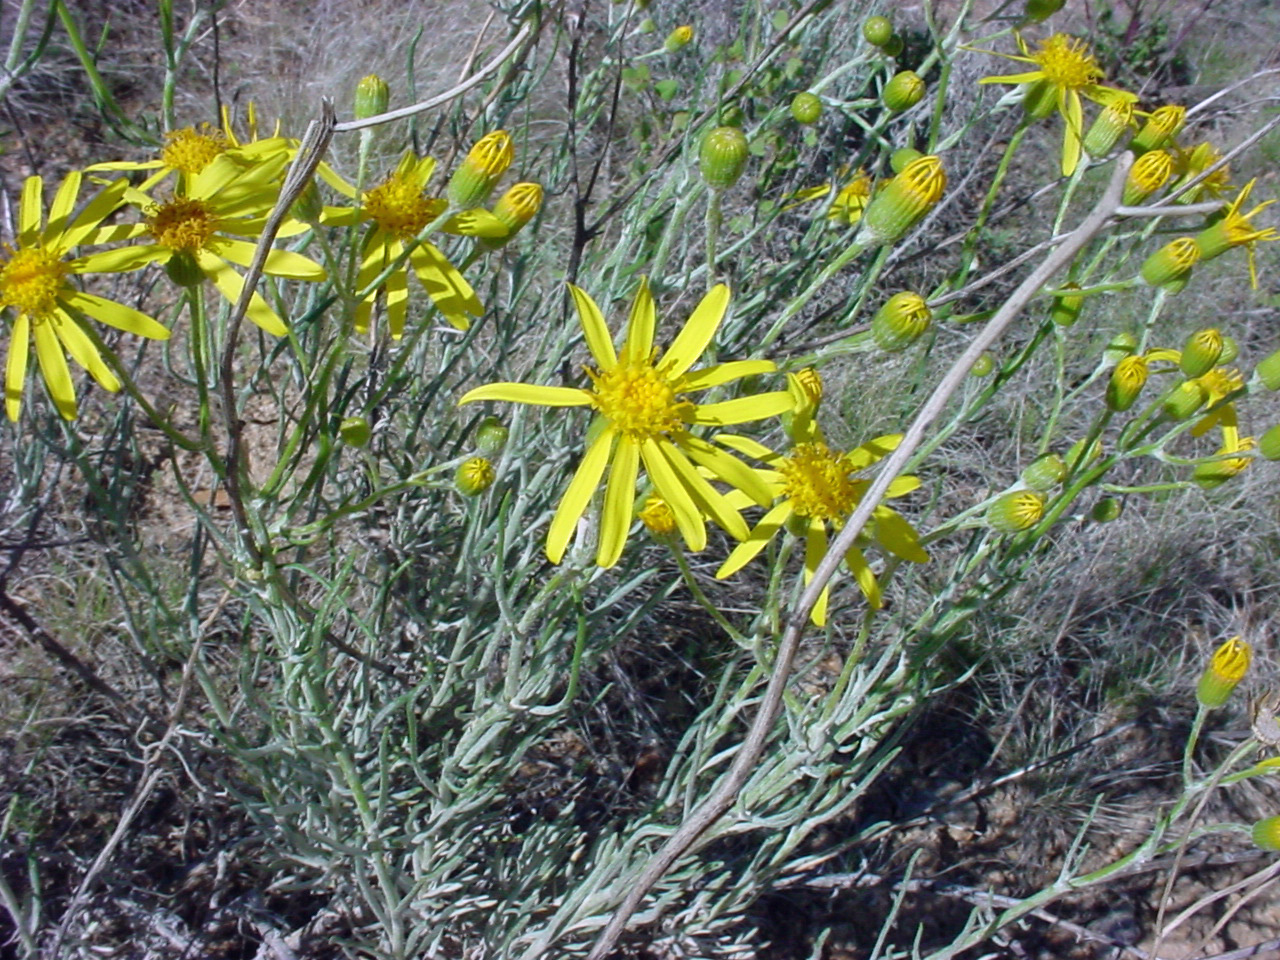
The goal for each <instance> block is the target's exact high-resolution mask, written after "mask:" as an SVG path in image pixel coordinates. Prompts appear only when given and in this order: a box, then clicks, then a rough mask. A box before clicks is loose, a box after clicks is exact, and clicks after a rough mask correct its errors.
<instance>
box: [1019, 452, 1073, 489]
mask: <svg viewBox="0 0 1280 960" xmlns="http://www.w3.org/2000/svg"><path fill="white" fill-rule="evenodd" d="M1066 476H1067V465H1066V463H1064V462H1063V460H1062V457H1060V456H1058V455H1057V454H1056V453H1046V454H1042V455H1041V456H1039V457H1036V458H1035V459H1034V460H1032V461H1031V462H1030V463H1029V464H1027V466H1026V467H1025V468H1023V471H1022V482H1023V483H1025V484H1026V485H1027V486H1028V487H1030V488H1031V489H1032V490H1038V491H1040V492H1041V493H1047V492H1048V491H1050V490H1052V489H1053V488H1054V487H1056V486H1057V485H1058V484H1060V483H1062V481H1063V480H1065V479H1066Z"/></svg>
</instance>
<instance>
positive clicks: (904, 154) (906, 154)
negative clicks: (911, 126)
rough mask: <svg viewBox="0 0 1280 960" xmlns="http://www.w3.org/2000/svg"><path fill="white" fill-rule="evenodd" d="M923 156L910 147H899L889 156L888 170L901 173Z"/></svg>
mask: <svg viewBox="0 0 1280 960" xmlns="http://www.w3.org/2000/svg"><path fill="white" fill-rule="evenodd" d="M923 156H924V154H923V153H921V152H920V151H919V150H915V149H913V148H911V147H899V148H898V149H897V150H895V151H893V153H891V154H889V169H890V170H892V171H893V172H894V173H901V172H902V171H903V170H905V169H907V166H908V165H909V164H910V163H911V162H912V161H913V160H919V159H920V158H921V157H923Z"/></svg>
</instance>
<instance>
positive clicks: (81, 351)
mask: <svg viewBox="0 0 1280 960" xmlns="http://www.w3.org/2000/svg"><path fill="white" fill-rule="evenodd" d="M46 322H48V323H51V324H53V329H54V332H55V333H56V334H57V336H58V339H59V340H61V341H62V345H63V346H64V347H66V349H67V353H69V354H71V359H72V360H74V361H75V362H76V363H78V364H80V366H82V367H84V368H85V369H86V370H88V371H89V376H91V377H93V379H94V380H96V381H98V384H99V385H100V386H101V387H103V388H105V389H107V390H110V391H111V392H112V393H115V392H116V391H117V390H119V389H120V381H119V380H117V379H116V375H115V374H114V373H112V372H111V368H110V367H108V366H107V364H106V362H105V361H104V360H103V359H102V354H100V353H99V352H98V348H97V347H95V346H94V345H93V342H92V341H91V340H90V339H89V338H88V337H87V336H86V335H85V332H84V331H83V330H81V329H80V326H79V325H78V324H77V323H76V321H75V319H74V318H72V317H70V316H67V315H66V314H61V313H59V314H55V315H54V316H53V317H51V318H50V319H49V320H48V321H46Z"/></svg>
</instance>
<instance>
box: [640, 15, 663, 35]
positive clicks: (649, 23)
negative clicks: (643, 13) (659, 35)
mask: <svg viewBox="0 0 1280 960" xmlns="http://www.w3.org/2000/svg"><path fill="white" fill-rule="evenodd" d="M636 29H637V30H639V31H640V32H641V33H644V34H649V33H656V32H657V30H658V25H657V24H656V23H654V22H653V17H645V18H644V19H643V20H641V21H640V26H638V27H636Z"/></svg>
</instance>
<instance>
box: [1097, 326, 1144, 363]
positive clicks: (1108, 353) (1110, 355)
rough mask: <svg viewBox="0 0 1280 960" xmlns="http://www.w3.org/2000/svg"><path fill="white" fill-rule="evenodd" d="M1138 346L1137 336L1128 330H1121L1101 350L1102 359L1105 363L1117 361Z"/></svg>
mask: <svg viewBox="0 0 1280 960" xmlns="http://www.w3.org/2000/svg"><path fill="white" fill-rule="evenodd" d="M1137 348H1138V338H1137V337H1135V336H1134V335H1133V334H1132V333H1130V332H1129V331H1128V330H1121V331H1120V332H1119V333H1117V334H1116V335H1115V336H1114V337H1112V338H1111V342H1110V343H1108V344H1107V348H1106V349H1105V350H1104V351H1102V359H1103V362H1105V363H1112V364H1114V363H1119V362H1120V361H1121V360H1123V359H1124V358H1125V357H1127V356H1128V355H1129V354H1131V353H1133V351H1134V350H1136V349H1137Z"/></svg>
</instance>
